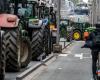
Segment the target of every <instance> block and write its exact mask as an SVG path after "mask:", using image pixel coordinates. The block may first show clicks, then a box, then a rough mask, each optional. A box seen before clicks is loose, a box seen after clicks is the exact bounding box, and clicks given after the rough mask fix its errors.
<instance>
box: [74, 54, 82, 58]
mask: <svg viewBox="0 0 100 80" xmlns="http://www.w3.org/2000/svg"><path fill="white" fill-rule="evenodd" d="M74 57H79V58H80V59H83V53H81V54H75V55H74Z"/></svg>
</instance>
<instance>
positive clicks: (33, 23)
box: [28, 19, 43, 29]
mask: <svg viewBox="0 0 100 80" xmlns="http://www.w3.org/2000/svg"><path fill="white" fill-rule="evenodd" d="M42 25H43V21H42V20H34V19H30V20H29V23H28V26H29V28H35V29H38V28H41V27H42Z"/></svg>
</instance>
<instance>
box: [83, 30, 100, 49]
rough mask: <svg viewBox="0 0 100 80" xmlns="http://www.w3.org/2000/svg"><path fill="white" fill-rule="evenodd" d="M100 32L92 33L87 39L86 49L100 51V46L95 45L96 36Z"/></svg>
mask: <svg viewBox="0 0 100 80" xmlns="http://www.w3.org/2000/svg"><path fill="white" fill-rule="evenodd" d="M97 33H98V31H94V32H92V33H90V35H89V37H88V38H87V40H86V41H85V45H84V46H85V47H88V48H90V49H92V50H93V49H97V50H98V49H99V50H100V45H97V44H95V43H94V39H95V36H96V35H97Z"/></svg>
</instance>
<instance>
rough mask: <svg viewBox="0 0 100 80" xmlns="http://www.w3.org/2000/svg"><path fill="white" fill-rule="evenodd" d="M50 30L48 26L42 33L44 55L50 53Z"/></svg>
mask: <svg viewBox="0 0 100 80" xmlns="http://www.w3.org/2000/svg"><path fill="white" fill-rule="evenodd" d="M51 38H52V37H51V32H50V30H49V29H48V28H45V33H44V46H45V47H44V48H45V53H46V55H48V54H51V51H52V43H51V40H52V39H51Z"/></svg>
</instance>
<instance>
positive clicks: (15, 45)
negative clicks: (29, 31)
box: [5, 29, 31, 71]
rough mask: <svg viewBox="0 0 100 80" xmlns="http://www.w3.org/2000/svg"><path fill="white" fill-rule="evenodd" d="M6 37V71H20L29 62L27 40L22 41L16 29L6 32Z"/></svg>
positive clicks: (29, 53)
mask: <svg viewBox="0 0 100 80" xmlns="http://www.w3.org/2000/svg"><path fill="white" fill-rule="evenodd" d="M5 36H6V40H7V41H6V50H7V52H6V57H7V59H6V62H7V63H6V69H7V71H20V68H21V67H26V66H27V65H28V64H29V62H30V59H31V58H30V57H31V52H30V49H29V44H28V41H27V39H22V38H21V36H20V34H19V30H18V29H12V30H7V31H6V33H5Z"/></svg>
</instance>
